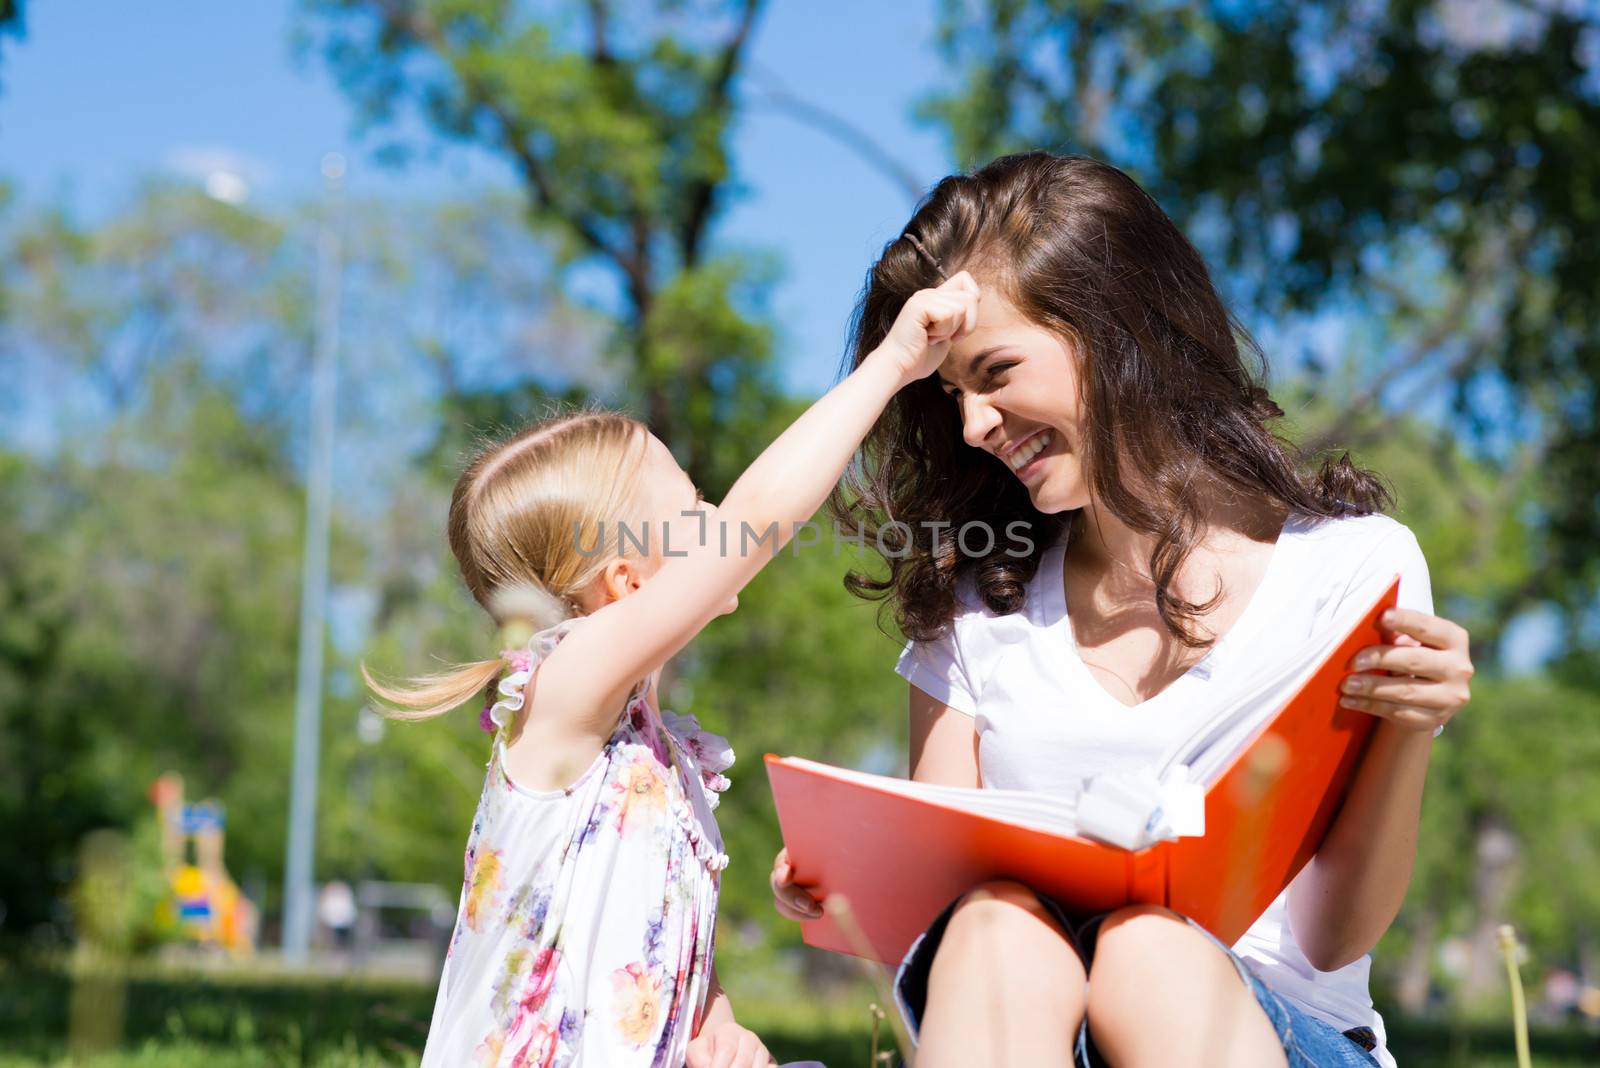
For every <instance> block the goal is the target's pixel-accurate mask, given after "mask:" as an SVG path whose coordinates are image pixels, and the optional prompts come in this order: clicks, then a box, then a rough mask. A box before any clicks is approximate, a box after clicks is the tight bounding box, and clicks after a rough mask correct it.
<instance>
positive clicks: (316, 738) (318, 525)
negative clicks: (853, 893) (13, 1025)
mask: <svg viewBox="0 0 1600 1068" xmlns="http://www.w3.org/2000/svg"><path fill="white" fill-rule="evenodd" d="M322 178H323V189H324V191H325V193H326V202H325V204H324V214H323V219H322V228H321V235H320V237H319V239H318V242H317V244H318V249H317V308H316V316H317V318H316V323H315V327H314V329H315V335H314V338H313V342H312V356H311V449H310V454H309V458H308V461H307V471H306V538H305V555H304V562H303V566H302V570H301V576H300V653H299V666H298V671H297V675H296V680H295V700H294V768H293V771H292V772H291V778H290V786H289V843H288V850H287V854H286V856H285V858H284V866H283V956H284V959H285V960H286V961H287V962H289V963H291V964H302V963H304V962H305V959H306V954H307V951H308V950H309V948H310V946H311V920H312V902H313V899H314V897H315V894H314V888H313V873H312V866H313V858H314V856H315V853H316V843H317V761H318V749H319V742H320V735H321V730H322V649H323V624H324V617H325V615H326V608H327V600H328V526H329V511H330V509H331V506H332V502H333V429H334V428H333V417H334V394H335V387H336V384H337V380H338V378H337V366H336V364H337V359H338V352H339V274H340V270H339V255H340V251H339V214H340V212H339V203H340V197H339V194H340V187H341V184H342V182H343V179H344V157H343V156H341V155H339V154H338V153H335V152H330V153H328V154H327V155H326V156H324V157H323V158H322Z"/></svg>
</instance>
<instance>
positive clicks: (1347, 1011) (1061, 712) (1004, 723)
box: [895, 515, 1433, 1068]
mask: <svg viewBox="0 0 1600 1068" xmlns="http://www.w3.org/2000/svg"><path fill="white" fill-rule="evenodd" d="M1063 556H1064V545H1063V544H1062V543H1059V542H1058V543H1057V544H1055V545H1052V546H1050V547H1049V548H1047V549H1046V550H1045V552H1044V554H1043V556H1042V557H1041V559H1040V563H1039V569H1038V571H1037V573H1036V574H1035V576H1034V578H1033V579H1032V580H1031V581H1030V582H1029V584H1028V587H1027V594H1026V601H1025V604H1024V605H1023V607H1022V608H1021V609H1020V610H1019V611H1017V612H1014V613H1011V614H1008V615H995V614H993V613H992V612H990V611H989V610H988V609H987V608H985V607H983V606H982V604H981V602H979V601H978V599H977V596H976V592H975V588H974V585H973V583H972V582H971V581H970V579H969V580H968V581H966V582H965V583H963V584H962V586H961V588H959V589H958V591H957V596H958V602H959V604H958V609H957V616H956V618H955V620H954V622H953V623H952V625H951V626H950V628H949V630H947V631H946V633H945V635H944V636H943V637H941V638H938V639H936V640H933V641H928V642H911V643H908V644H907V646H906V648H905V651H904V652H903V653H901V655H900V660H899V663H898V664H896V666H895V670H896V671H897V672H899V674H900V675H902V676H903V677H904V678H905V679H906V680H907V681H908V682H910V683H911V684H912V685H914V686H916V687H917V688H918V689H919V690H922V691H923V692H924V693H926V694H928V696H930V697H932V698H934V699H935V700H937V701H939V702H941V703H943V704H946V705H949V706H950V707H951V708H954V709H956V710H958V711H960V712H965V713H967V714H968V715H971V716H973V718H974V725H975V728H976V730H977V732H978V739H979V741H978V764H979V770H980V772H981V774H982V778H983V785H984V786H985V787H991V788H996V789H1013V790H1034V791H1039V792H1045V793H1048V792H1052V791H1057V790H1065V789H1067V788H1069V787H1071V786H1072V785H1074V784H1076V783H1079V782H1081V781H1082V779H1083V778H1084V777H1086V776H1088V775H1091V774H1094V773H1096V772H1099V771H1102V770H1106V769H1112V768H1121V769H1127V770H1132V769H1134V768H1137V767H1139V766H1141V765H1143V764H1146V763H1152V762H1154V760H1155V759H1156V758H1157V756H1158V755H1159V754H1160V753H1161V752H1162V751H1163V750H1164V749H1165V748H1166V747H1167V745H1168V744H1169V743H1171V742H1172V741H1173V740H1174V739H1175V738H1177V737H1180V736H1182V735H1184V734H1185V733H1186V732H1187V731H1189V730H1190V729H1192V727H1193V726H1194V724H1195V723H1196V722H1197V721H1198V720H1199V719H1201V718H1203V717H1204V716H1205V715H1206V714H1207V713H1208V712H1209V711H1211V705H1210V704H1209V703H1208V698H1211V697H1212V696H1214V695H1220V694H1221V693H1223V692H1225V691H1226V686H1227V681H1228V680H1229V679H1230V678H1233V677H1236V676H1237V675H1238V673H1240V672H1242V671H1246V670H1248V669H1249V668H1251V667H1252V666H1254V665H1257V664H1260V663H1262V662H1263V661H1270V660H1272V659H1273V658H1274V657H1282V656H1286V655H1288V654H1289V653H1291V652H1292V651H1294V650H1296V649H1297V648H1298V647H1300V646H1301V645H1303V643H1304V642H1305V641H1306V640H1307V639H1308V638H1309V637H1310V636H1311V635H1312V634H1313V633H1314V632H1316V631H1317V630H1318V628H1319V627H1320V626H1321V625H1323V624H1325V623H1327V622H1328V621H1329V620H1331V619H1332V618H1333V617H1335V616H1337V615H1338V614H1339V612H1340V608H1341V606H1343V605H1347V604H1351V603H1353V601H1352V599H1361V600H1368V601H1370V600H1371V599H1373V598H1375V597H1376V596H1377V595H1378V593H1380V592H1381V591H1382V589H1383V587H1384V586H1386V585H1387V584H1388V583H1389V582H1390V581H1391V580H1392V579H1393V578H1394V576H1395V575H1396V574H1399V575H1400V600H1399V603H1400V607H1402V608H1414V609H1418V610H1420V611H1423V612H1428V613H1430V614H1431V613H1432V611H1433V595H1432V592H1431V589H1430V586H1429V582H1428V565H1427V563H1426V561H1424V559H1423V557H1422V551H1421V549H1419V548H1418V546H1417V540H1416V538H1415V537H1414V536H1413V535H1412V533H1411V531H1410V530H1409V529H1407V528H1406V527H1405V526H1403V525H1401V524H1400V523H1398V522H1396V521H1395V520H1393V519H1390V518H1388V517H1387V516H1382V515H1370V516H1360V517H1352V518H1345V519H1317V518H1307V517H1298V516H1295V517H1291V518H1290V519H1289V520H1288V521H1287V522H1286V523H1285V524H1284V528H1283V532H1282V533H1281V535H1280V536H1279V538H1278V541H1277V544H1276V546H1275V547H1274V548H1273V551H1272V556H1271V558H1270V561H1269V562H1268V565H1267V569H1266V572H1265V574H1264V575H1263V577H1262V579H1261V582H1260V585H1259V586H1258V587H1257V589H1256V591H1255V593H1254V594H1253V595H1252V596H1251V598H1250V600H1249V602H1248V603H1247V604H1246V606H1245V609H1244V612H1243V613H1242V614H1241V615H1240V617H1239V619H1238V620H1237V621H1236V622H1235V623H1234V625H1233V627H1232V628H1230V629H1229V630H1228V631H1227V633H1225V634H1224V635H1223V636H1222V638H1221V639H1220V640H1219V641H1218V642H1217V643H1216V644H1215V645H1213V646H1212V648H1211V650H1210V651H1209V652H1208V653H1207V654H1206V656H1205V657H1204V658H1202V659H1201V660H1200V661H1199V662H1198V663H1196V664H1195V665H1194V666H1193V667H1191V668H1190V669H1189V671H1188V672H1186V673H1185V674H1184V675H1182V676H1181V677H1179V678H1178V679H1177V680H1176V681H1174V682H1172V683H1171V684H1170V685H1168V686H1167V687H1166V689H1164V690H1162V691H1161V692H1160V693H1158V694H1156V695H1155V696H1154V697H1152V698H1150V700H1148V701H1144V702H1142V703H1140V704H1138V705H1134V706H1131V707H1130V706H1127V705H1124V704H1122V702H1120V701H1118V700H1116V699H1115V698H1114V697H1112V696H1111V695H1110V694H1108V693H1107V692H1106V691H1105V690H1104V689H1103V688H1102V687H1101V686H1100V684H1099V682H1098V681H1097V680H1096V679H1095V678H1094V676H1093V675H1092V674H1090V672H1089V669H1088V667H1087V666H1086V665H1085V664H1084V663H1083V661H1082V660H1081V659H1080V658H1079V656H1078V651H1077V646H1076V643H1075V640H1074V638H1073V633H1072V627H1071V626H1070V625H1069V624H1068V621H1067V605H1066V594H1065V588H1064V585H1063V582H1062V559H1063ZM1288 696H1289V694H1287V693H1285V694H1284V697H1285V698H1287V697H1288ZM1288 893H1289V892H1288V891H1287V890H1285V891H1284V893H1283V894H1280V895H1279V896H1278V899H1277V900H1276V901H1274V902H1273V903H1272V904H1271V905H1270V906H1269V907H1268V908H1267V911H1266V912H1264V913H1263V914H1262V915H1261V917H1260V918H1259V919H1258V920H1256V922H1255V923H1254V924H1253V925H1251V927H1250V929H1249V930H1248V931H1247V932H1246V933H1245V935H1244V937H1242V938H1241V939H1240V940H1239V941H1238V943H1237V944H1236V945H1235V946H1234V951H1235V952H1236V953H1237V954H1238V955H1239V956H1240V957H1241V958H1243V959H1244V961H1245V963H1246V965H1247V966H1248V967H1249V968H1250V969H1251V971H1252V972H1254V973H1255V974H1256V975H1257V976H1258V977H1259V978H1260V979H1261V981H1262V982H1264V983H1265V984H1266V985H1267V986H1268V987H1270V988H1272V989H1273V990H1275V991H1276V992H1278V993H1279V994H1281V995H1282V996H1284V997H1286V998H1288V999H1290V1000H1291V1001H1293V1002H1294V1003H1295V1004H1296V1005H1297V1006H1298V1007H1299V1008H1301V1009H1303V1010H1304V1011H1305V1012H1307V1013H1309V1014H1310V1015H1312V1016H1314V1017H1317V1018H1319V1019H1322V1020H1325V1021H1326V1022H1328V1023H1330V1024H1333V1025H1334V1026H1335V1027H1337V1028H1339V1029H1340V1030H1348V1029H1349V1028H1353V1027H1370V1028H1372V1030H1373V1032H1374V1033H1375V1034H1376V1035H1377V1038H1378V1048H1377V1049H1376V1050H1374V1051H1373V1056H1375V1057H1376V1058H1377V1060H1378V1062H1379V1063H1380V1064H1382V1065H1385V1066H1387V1068H1393V1065H1394V1060H1393V1058H1392V1057H1391V1056H1390V1055H1389V1053H1388V1050H1387V1049H1386V1047H1385V1042H1384V1030H1383V1020H1382V1018H1381V1017H1380V1016H1379V1015H1378V1013H1377V1012H1376V1011H1375V1010H1374V1009H1373V1007H1372V999H1371V997H1370V995H1369V994H1368V991H1367V977H1368V973H1369V971H1370V968H1371V958H1370V957H1366V956H1364V957H1362V958H1361V959H1360V960H1357V961H1355V962H1353V963H1351V964H1348V965H1346V966H1345V967H1343V968H1340V969H1338V970H1337V971H1332V972H1319V971H1317V970H1316V969H1315V968H1313V967H1312V966H1311V964H1310V962H1308V961H1307V960H1306V957H1305V954H1304V953H1302V952H1301V951H1300V947H1299V946H1298V945H1297V944H1296V942H1295V938H1294V933H1293V932H1292V931H1291V930H1290V927H1289V918H1288V912H1287V909H1286V901H1287V898H1288Z"/></svg>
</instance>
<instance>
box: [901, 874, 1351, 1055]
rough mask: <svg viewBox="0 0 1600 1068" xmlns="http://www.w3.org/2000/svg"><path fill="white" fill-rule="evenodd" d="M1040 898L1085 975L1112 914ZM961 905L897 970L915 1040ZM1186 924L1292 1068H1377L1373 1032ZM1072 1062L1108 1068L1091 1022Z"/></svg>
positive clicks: (1080, 1029)
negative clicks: (1309, 1006)
mask: <svg viewBox="0 0 1600 1068" xmlns="http://www.w3.org/2000/svg"><path fill="white" fill-rule="evenodd" d="M1037 896H1038V898H1039V903H1040V904H1042V905H1043V906H1044V907H1045V909H1046V911H1048V912H1049V913H1050V915H1051V916H1052V917H1054V918H1055V920H1056V922H1057V924H1059V926H1060V927H1061V930H1062V931H1063V933H1065V935H1066V937H1067V940H1068V941H1069V942H1070V943H1071V944H1072V946H1073V948H1074V949H1075V950H1077V953H1078V956H1079V958H1080V959H1081V960H1082V961H1083V964H1084V970H1085V971H1087V970H1088V967H1089V962H1090V961H1091V960H1092V959H1093V957H1094V944H1095V936H1096V935H1097V934H1098V932H1099V929H1100V923H1101V921H1102V920H1104V919H1105V918H1106V917H1107V916H1109V915H1110V913H1104V912H1103V913H1099V914H1097V915H1093V916H1088V917H1083V916H1073V915H1072V914H1071V913H1069V912H1068V911H1067V910H1066V909H1064V908H1063V907H1062V906H1061V905H1060V904H1059V903H1058V902H1056V901H1054V900H1052V899H1050V898H1048V897H1046V896H1045V895H1043V894H1038V895H1037ZM959 902H960V899H959V898H957V899H956V901H952V902H951V903H950V904H949V906H947V907H946V908H945V910H944V911H943V912H942V913H940V914H939V917H938V919H936V920H934V921H933V923H932V924H930V925H929V927H928V929H927V930H926V931H924V932H923V933H922V934H921V935H920V936H918V938H917V940H916V941H915V942H913V943H912V945H911V948H910V949H909V950H907V951H906V955H905V959H904V960H902V961H901V962H900V968H899V970H898V971H896V972H895V977H894V996H895V1002H896V1004H897V1005H898V1006H899V1009H900V1015H901V1016H903V1017H904V1018H905V1021H906V1027H907V1028H908V1029H909V1030H910V1032H911V1037H912V1040H913V1041H915V1039H916V1037H917V1032H918V1030H919V1029H920V1026H921V1023H922V1010H923V1008H924V1006H925V1005H926V1004H927V1001H928V974H929V971H930V970H931V969H932V967H933V958H934V954H936V953H937V952H938V950H939V942H940V940H941V939H942V938H943V937H944V929H945V926H946V924H948V923H949V922H950V916H951V913H953V912H954V911H955V907H956V905H957V904H958V903H959ZM1184 919H1185V920H1187V921H1188V923H1189V924H1190V925H1191V926H1192V927H1194V929H1195V930H1197V931H1199V932H1200V933H1201V934H1203V935H1205V937H1206V938H1207V940H1209V941H1210V942H1211V944H1212V945H1214V946H1216V947H1217V948H1218V949H1220V950H1222V952H1224V953H1226V954H1227V956H1228V960H1229V961H1231V962H1232V963H1233V967H1234V970H1235V971H1237V972H1238V973H1239V978H1240V979H1241V980H1243V981H1244V983H1245V984H1246V985H1247V986H1249V987H1250V990H1251V992H1252V993H1253V994H1255V997H1256V1002H1257V1003H1258V1004H1259V1005H1260V1006H1261V1009H1262V1011H1263V1012H1265V1013H1266V1014H1267V1019H1268V1020H1270V1021H1271V1022H1272V1026H1273V1029H1274V1030H1276V1031H1277V1033H1278V1039H1279V1041H1280V1042H1282V1043H1283V1053H1284V1058H1285V1060H1287V1061H1288V1064H1289V1068H1374V1066H1376V1065H1377V1064H1378V1061H1377V1060H1376V1059H1375V1058H1374V1057H1373V1056H1372V1054H1371V1053H1370V1052H1369V1051H1370V1050H1372V1049H1373V1048H1374V1047H1375V1046H1376V1045H1377V1040H1376V1037H1375V1036H1374V1035H1373V1033H1372V1030H1371V1029H1370V1028H1366V1027H1358V1028H1352V1029H1351V1030H1349V1031H1340V1030H1339V1029H1338V1028H1336V1027H1334V1026H1333V1025H1332V1024H1329V1023H1325V1022H1323V1021H1322V1020H1318V1019H1316V1018H1315V1017H1312V1016H1310V1015H1308V1014H1307V1013H1305V1012H1303V1011H1302V1010H1300V1009H1299V1008H1297V1007H1295V1005H1294V1004H1293V1003H1292V1002H1290V1001H1288V1000H1287V999H1285V998H1283V997H1281V996H1280V995H1278V994H1277V993H1276V992H1274V991H1273V990H1271V989H1269V988H1268V987H1267V985H1266V984H1265V983H1263V982H1262V981H1261V980H1260V979H1258V978H1256V977H1255V975H1254V974H1253V973H1252V972H1251V971H1250V969H1248V968H1246V967H1245V964H1244V961H1242V960H1241V959H1239V956H1238V954H1236V953H1234V952H1233V950H1232V949H1230V948H1228V947H1227V946H1225V945H1223V944H1222V942H1221V941H1219V940H1218V939H1217V937H1216V936H1215V935H1213V934H1212V933H1211V932H1210V931H1207V930H1206V929H1205V928H1204V927H1201V926H1200V925H1199V924H1198V923H1195V922H1194V921H1193V920H1189V919H1188V917H1184ZM1073 1061H1074V1063H1075V1064H1076V1065H1077V1068H1107V1066H1106V1060H1105V1058H1104V1057H1103V1056H1101V1054H1100V1051H1099V1050H1097V1049H1096V1048H1095V1044H1094V1036H1092V1035H1091V1034H1090V1033H1089V1021H1088V1020H1087V1019H1085V1020H1084V1021H1083V1022H1082V1023H1080V1024H1079V1025H1078V1039H1077V1043H1076V1048H1075V1049H1074V1057H1073Z"/></svg>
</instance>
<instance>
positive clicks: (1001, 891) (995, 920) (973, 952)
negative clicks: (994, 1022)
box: [934, 880, 1087, 992]
mask: <svg viewBox="0 0 1600 1068" xmlns="http://www.w3.org/2000/svg"><path fill="white" fill-rule="evenodd" d="M941 959H944V960H946V963H952V964H959V966H961V967H963V968H970V967H973V966H977V967H983V966H984V965H985V964H988V965H991V966H992V967H991V968H985V969H984V970H993V971H994V972H996V973H999V974H1003V975H1004V974H1009V975H1013V976H1017V975H1018V974H1019V973H1028V974H1030V975H1033V976H1035V977H1040V978H1042V977H1045V976H1046V975H1048V977H1049V978H1050V979H1051V980H1052V984H1053V985H1055V984H1065V985H1056V986H1055V988H1056V989H1057V990H1065V989H1068V988H1069V987H1070V989H1071V990H1072V991H1074V992H1076V991H1080V990H1081V988H1082V986H1083V983H1084V981H1085V980H1086V978H1087V976H1086V975H1085V973H1084V969H1083V963H1082V962H1081V961H1080V960H1079V959H1078V953H1077V950H1076V949H1074V948H1073V946H1072V943H1071V942H1070V941H1068V939H1067V936H1066V933H1065V932H1064V931H1062V929H1061V927H1060V925H1059V924H1058V923H1057V922H1056V919H1055V917H1054V916H1053V915H1051V913H1050V911H1049V910H1048V909H1046V908H1045V907H1044V905H1042V904H1041V903H1040V901H1039V898H1038V895H1036V894H1035V893H1034V892H1033V891H1032V890H1030V889H1028V888H1027V887H1026V886H1023V885H1022V884H1021V883H1015V882H1008V881H1004V880H998V881H994V882H987V883H983V884H981V885H979V886H977V887H974V888H973V889H972V890H970V891H968V892H967V894H965V895H964V896H963V897H962V898H961V900H960V902H958V903H957V905H956V907H955V909H954V910H953V912H952V913H951V915H950V920H949V922H948V924H947V926H946V927H945V931H944V936H943V938H941V939H940V942H939V951H938V953H937V954H936V955H935V957H934V964H935V966H936V967H937V966H938V964H939V962H940V960H941Z"/></svg>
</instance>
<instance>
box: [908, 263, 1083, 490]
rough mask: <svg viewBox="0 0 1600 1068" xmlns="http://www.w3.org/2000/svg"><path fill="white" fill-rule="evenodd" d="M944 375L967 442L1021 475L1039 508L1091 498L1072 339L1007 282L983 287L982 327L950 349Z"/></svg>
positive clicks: (944, 385)
mask: <svg viewBox="0 0 1600 1068" xmlns="http://www.w3.org/2000/svg"><path fill="white" fill-rule="evenodd" d="M939 380H940V387H941V388H942V389H943V390H944V391H945V393H946V394H947V395H949V396H950V397H952V398H953V400H954V403H955V405H956V407H957V409H958V411H959V412H960V415H961V434H962V437H963V438H965V439H966V442H967V444H968V445H971V446H972V447H973V448H976V449H982V450H984V451H985V452H987V453H989V454H990V455H991V456H993V457H994V458H995V463H998V464H1001V465H1003V466H1004V468H1005V470H1006V477H1008V478H1015V479H1018V480H1020V481H1021V482H1022V484H1023V486H1024V487H1026V488H1027V491H1028V496H1029V497H1030V498H1031V499H1032V501H1033V506H1034V507H1035V508H1037V509H1038V510H1039V511H1041V512H1044V513H1046V514H1054V513H1058V512H1066V511H1071V510H1073V509H1077V508H1082V507H1084V506H1085V505H1087V504H1088V503H1089V484H1088V478H1087V475H1086V473H1085V471H1084V469H1083V462H1082V457H1083V452H1082V448H1081V446H1082V442H1083V433H1082V427H1083V415H1082V405H1081V400H1082V396H1081V392H1080V389H1079V377H1078V363H1077V359H1076V354H1075V353H1074V352H1073V349H1072V345H1071V343H1070V342H1068V341H1067V340H1066V339H1064V338H1062V337H1060V336H1058V335H1057V334H1055V333H1052V332H1051V331H1049V330H1046V329H1045V328H1043V327H1041V326H1039V325H1038V324H1036V323H1034V322H1032V321H1030V320H1029V319H1028V318H1026V317H1025V316H1024V315H1023V314H1022V312H1020V311H1019V310H1018V309H1017V308H1016V306H1015V305H1013V304H1012V303H1011V301H1009V300H1008V299H1006V296H1005V294H1004V293H1003V292H1002V290H1001V289H1000V287H998V286H995V285H983V292H982V295H981V296H980V298H979V301H978V326H977V329H975V330H973V331H972V333H971V334H969V335H967V336H966V337H964V338H962V339H961V340H960V341H958V342H956V344H955V345H953V346H952V347H951V350H950V355H949V356H948V357H947V358H946V359H945V361H944V364H943V365H942V366H941V367H940V368H939Z"/></svg>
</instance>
